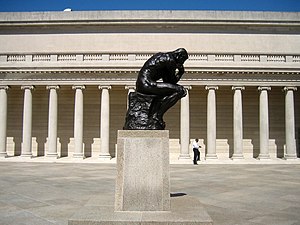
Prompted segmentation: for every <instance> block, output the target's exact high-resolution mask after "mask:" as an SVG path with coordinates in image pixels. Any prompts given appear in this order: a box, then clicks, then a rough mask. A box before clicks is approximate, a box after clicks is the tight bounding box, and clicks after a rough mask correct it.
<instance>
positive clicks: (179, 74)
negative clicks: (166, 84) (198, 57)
mask: <svg viewBox="0 0 300 225" xmlns="http://www.w3.org/2000/svg"><path fill="white" fill-rule="evenodd" d="M177 69H178V72H177V73H176V74H175V76H176V78H177V82H178V81H179V80H180V79H181V77H182V75H183V74H184V67H183V65H180V66H178V67H177Z"/></svg>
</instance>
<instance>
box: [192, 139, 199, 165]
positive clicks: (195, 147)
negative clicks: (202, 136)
mask: <svg viewBox="0 0 300 225" xmlns="http://www.w3.org/2000/svg"><path fill="white" fill-rule="evenodd" d="M198 141H199V139H198V138H196V139H195V140H194V141H193V152H194V164H195V165H197V164H198V163H197V161H200V151H199V148H200V146H199V144H198Z"/></svg>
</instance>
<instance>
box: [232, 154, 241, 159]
mask: <svg viewBox="0 0 300 225" xmlns="http://www.w3.org/2000/svg"><path fill="white" fill-rule="evenodd" d="M231 159H232V160H238V159H244V155H243V154H233V155H232V157H231Z"/></svg>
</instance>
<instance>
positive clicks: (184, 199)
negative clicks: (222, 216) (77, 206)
mask: <svg viewBox="0 0 300 225" xmlns="http://www.w3.org/2000/svg"><path fill="white" fill-rule="evenodd" d="M212 224H213V222H212V219H211V218H210V216H209V215H208V214H207V212H206V210H205V209H204V208H203V206H202V205H201V203H200V202H199V201H198V200H197V199H194V198H192V197H189V196H180V197H171V210H170V211H115V210H114V206H112V205H111V206H105V205H103V206H86V207H83V208H82V209H81V210H80V211H79V212H77V213H76V214H75V215H74V216H73V217H72V218H71V219H70V220H69V223H68V225H212Z"/></svg>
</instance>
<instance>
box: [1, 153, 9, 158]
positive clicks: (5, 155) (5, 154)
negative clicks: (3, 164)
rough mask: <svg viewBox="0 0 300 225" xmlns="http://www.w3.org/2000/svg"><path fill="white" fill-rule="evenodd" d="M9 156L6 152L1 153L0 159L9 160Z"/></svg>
mask: <svg viewBox="0 0 300 225" xmlns="http://www.w3.org/2000/svg"><path fill="white" fill-rule="evenodd" d="M7 157H8V155H7V153H6V152H0V158H7Z"/></svg>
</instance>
